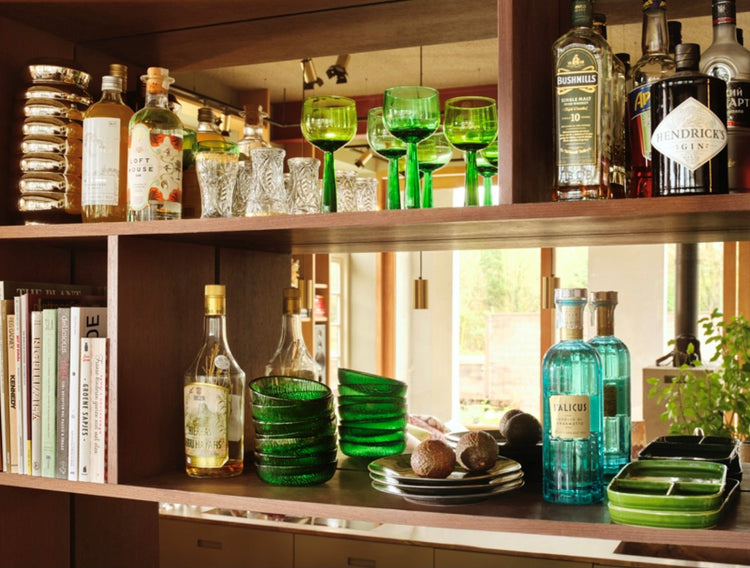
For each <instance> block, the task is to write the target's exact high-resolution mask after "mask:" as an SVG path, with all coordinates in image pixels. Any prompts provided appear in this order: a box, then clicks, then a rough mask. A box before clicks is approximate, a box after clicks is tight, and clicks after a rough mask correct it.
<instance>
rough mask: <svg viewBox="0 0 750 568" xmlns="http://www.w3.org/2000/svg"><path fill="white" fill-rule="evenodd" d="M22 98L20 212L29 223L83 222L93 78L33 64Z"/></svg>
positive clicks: (54, 66)
mask: <svg viewBox="0 0 750 568" xmlns="http://www.w3.org/2000/svg"><path fill="white" fill-rule="evenodd" d="M26 75H27V78H28V80H29V83H28V84H27V88H26V89H25V90H24V92H23V93H22V99H23V101H22V114H23V124H22V126H21V133H22V135H23V138H22V140H21V143H20V148H19V149H20V158H19V169H20V177H19V181H18V190H19V196H20V197H19V200H18V210H19V212H20V213H21V215H22V217H23V219H24V221H25V222H27V223H33V222H66V221H79V220H80V212H81V203H80V201H81V197H80V194H81V167H82V165H81V159H82V156H83V115H84V112H85V111H86V109H87V108H88V107H89V106H90V105H91V103H92V102H93V101H92V99H91V96H90V95H89V93H88V92H87V91H86V89H87V88H88V84H89V81H90V79H91V76H90V75H89V74H88V73H85V72H83V71H80V70H78V69H75V68H74V67H71V66H67V65H59V64H44V63H34V64H31V65H28V66H27V68H26Z"/></svg>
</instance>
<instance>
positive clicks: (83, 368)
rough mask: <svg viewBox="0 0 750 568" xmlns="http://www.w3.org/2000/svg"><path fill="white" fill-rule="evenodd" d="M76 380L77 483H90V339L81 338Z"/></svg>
mask: <svg viewBox="0 0 750 568" xmlns="http://www.w3.org/2000/svg"><path fill="white" fill-rule="evenodd" d="M80 342H81V349H80V351H81V356H80V363H79V369H78V380H79V383H80V384H79V386H80V389H81V397H80V410H79V413H78V420H79V422H78V481H91V339H89V338H86V337H84V338H82V339H81V340H80Z"/></svg>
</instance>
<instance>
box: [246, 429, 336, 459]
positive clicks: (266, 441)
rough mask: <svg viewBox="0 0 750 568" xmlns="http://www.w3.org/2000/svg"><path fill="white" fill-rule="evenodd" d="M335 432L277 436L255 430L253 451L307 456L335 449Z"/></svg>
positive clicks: (277, 454)
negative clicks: (262, 433) (264, 434)
mask: <svg viewBox="0 0 750 568" xmlns="http://www.w3.org/2000/svg"><path fill="white" fill-rule="evenodd" d="M336 440H337V436H336V432H335V430H334V432H331V433H325V434H316V435H314V436H291V437H283V438H277V437H272V436H263V435H260V434H258V433H257V432H256V434H255V451H256V452H260V453H263V454H268V455H275V456H307V455H310V454H319V453H321V452H325V451H329V450H335V449H336Z"/></svg>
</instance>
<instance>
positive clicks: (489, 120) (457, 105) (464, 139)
mask: <svg viewBox="0 0 750 568" xmlns="http://www.w3.org/2000/svg"><path fill="white" fill-rule="evenodd" d="M443 128H444V130H445V137H446V138H447V139H448V141H449V142H450V143H451V144H452V145H453V147H454V148H457V149H458V150H461V151H463V152H466V182H465V185H466V197H465V198H464V205H479V195H478V191H477V152H478V151H479V150H482V149H483V148H486V147H487V146H488V145H489V144H490V142H492V141H493V140H494V139H495V138H496V137H497V103H495V101H494V100H493V99H490V98H488V97H454V98H452V99H448V100H447V101H445V117H444V119H443Z"/></svg>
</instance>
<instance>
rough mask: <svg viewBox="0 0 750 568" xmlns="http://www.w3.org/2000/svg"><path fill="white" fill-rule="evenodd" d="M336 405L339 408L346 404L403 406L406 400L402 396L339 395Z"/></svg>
mask: <svg viewBox="0 0 750 568" xmlns="http://www.w3.org/2000/svg"><path fill="white" fill-rule="evenodd" d="M338 403H339V406H344V405H347V404H363V403H379V404H396V405H405V404H406V399H405V398H404V397H403V396H383V395H370V396H367V397H365V398H363V397H361V396H348V395H339V397H338Z"/></svg>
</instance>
